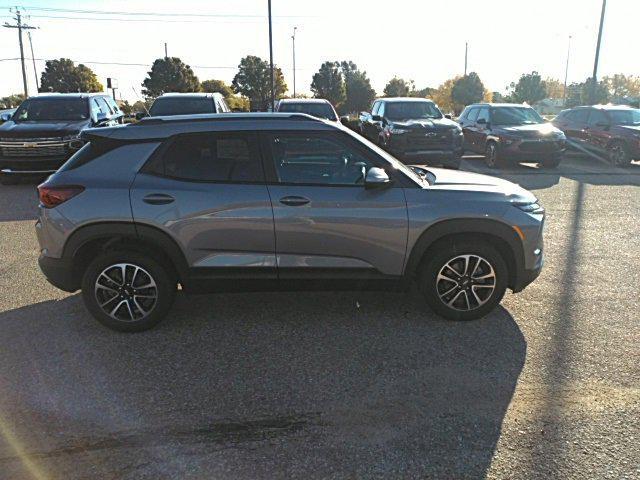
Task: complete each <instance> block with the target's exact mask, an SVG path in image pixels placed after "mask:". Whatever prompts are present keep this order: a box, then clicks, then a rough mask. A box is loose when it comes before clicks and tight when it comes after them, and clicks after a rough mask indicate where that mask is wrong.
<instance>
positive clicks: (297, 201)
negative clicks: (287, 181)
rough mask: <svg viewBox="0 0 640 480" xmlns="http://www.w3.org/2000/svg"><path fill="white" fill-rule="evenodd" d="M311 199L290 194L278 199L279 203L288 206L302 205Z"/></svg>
mask: <svg viewBox="0 0 640 480" xmlns="http://www.w3.org/2000/svg"><path fill="white" fill-rule="evenodd" d="M310 201H311V200H309V199H308V198H305V197H298V196H291V197H282V198H281V199H280V203H282V204H283V205H288V206H290V207H300V206H302V205H306V204H307V203H309V202H310Z"/></svg>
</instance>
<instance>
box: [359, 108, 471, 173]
mask: <svg viewBox="0 0 640 480" xmlns="http://www.w3.org/2000/svg"><path fill="white" fill-rule="evenodd" d="M359 130H360V133H361V134H362V135H364V136H365V137H366V138H368V139H369V140H371V141H372V142H374V143H376V144H378V145H379V146H380V147H382V148H383V149H385V150H387V151H388V152H389V153H391V154H392V155H393V156H394V157H396V158H397V159H398V160H400V161H402V162H405V163H429V164H437V165H443V166H445V167H449V168H456V169H457V168H459V167H460V157H462V152H463V150H462V130H461V129H460V127H459V126H458V124H457V123H456V122H454V121H453V120H451V119H449V118H448V116H446V115H443V114H442V112H441V111H440V109H439V108H438V107H437V106H436V104H435V103H433V102H432V101H431V100H427V99H426V98H409V97H397V98H381V99H379V100H376V101H375V102H373V106H372V108H371V113H369V112H362V113H361V114H360V125H359Z"/></svg>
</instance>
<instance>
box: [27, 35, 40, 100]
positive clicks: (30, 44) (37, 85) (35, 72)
mask: <svg viewBox="0 0 640 480" xmlns="http://www.w3.org/2000/svg"><path fill="white" fill-rule="evenodd" d="M27 37H29V47H31V61H32V62H33V76H34V77H35V79H36V90H37V91H38V92H39V91H40V85H39V84H38V71H37V70H36V57H35V56H34V55H33V42H32V41H31V32H27Z"/></svg>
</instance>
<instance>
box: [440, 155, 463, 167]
mask: <svg viewBox="0 0 640 480" xmlns="http://www.w3.org/2000/svg"><path fill="white" fill-rule="evenodd" d="M460 163H462V159H461V158H460V157H455V158H452V159H451V160H448V161H447V162H445V163H443V164H442V166H443V167H444V168H448V169H451V170H460Z"/></svg>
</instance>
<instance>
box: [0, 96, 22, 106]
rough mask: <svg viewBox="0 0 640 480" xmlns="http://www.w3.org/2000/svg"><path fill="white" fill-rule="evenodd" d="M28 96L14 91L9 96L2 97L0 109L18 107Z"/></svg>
mask: <svg viewBox="0 0 640 480" xmlns="http://www.w3.org/2000/svg"><path fill="white" fill-rule="evenodd" d="M25 98H26V97H25V96H24V94H23V93H14V94H13V95H9V96H7V97H2V98H0V109H4V108H16V107H17V106H18V105H20V104H21V103H22V102H23V101H24V99H25Z"/></svg>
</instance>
